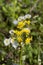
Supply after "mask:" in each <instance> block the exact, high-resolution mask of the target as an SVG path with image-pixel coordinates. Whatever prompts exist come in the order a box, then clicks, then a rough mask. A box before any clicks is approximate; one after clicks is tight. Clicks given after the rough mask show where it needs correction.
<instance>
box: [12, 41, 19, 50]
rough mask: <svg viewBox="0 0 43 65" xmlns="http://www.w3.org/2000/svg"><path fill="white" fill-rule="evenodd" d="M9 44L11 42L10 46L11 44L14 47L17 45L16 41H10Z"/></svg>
mask: <svg viewBox="0 0 43 65" xmlns="http://www.w3.org/2000/svg"><path fill="white" fill-rule="evenodd" d="M11 44H12V46H13V47H14V48H15V49H16V48H17V47H18V42H17V41H14V42H12V43H11Z"/></svg>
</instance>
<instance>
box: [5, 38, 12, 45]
mask: <svg viewBox="0 0 43 65" xmlns="http://www.w3.org/2000/svg"><path fill="white" fill-rule="evenodd" d="M10 40H11V39H10V38H9V39H7V38H5V39H4V44H5V46H8V45H9V44H10Z"/></svg>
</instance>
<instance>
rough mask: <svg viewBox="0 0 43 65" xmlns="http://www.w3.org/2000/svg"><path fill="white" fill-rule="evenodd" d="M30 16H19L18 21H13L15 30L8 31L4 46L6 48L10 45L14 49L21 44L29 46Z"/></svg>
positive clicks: (30, 38)
mask: <svg viewBox="0 0 43 65" xmlns="http://www.w3.org/2000/svg"><path fill="white" fill-rule="evenodd" d="M30 17H31V15H25V16H24V17H23V16H21V17H19V18H18V20H15V21H14V22H13V23H14V24H15V25H16V29H14V30H10V31H9V33H10V35H11V36H10V38H9V39H7V38H5V40H4V44H5V46H8V45H9V44H11V45H12V46H13V47H14V48H15V49H16V48H17V47H18V46H19V45H20V44H21V43H23V44H22V45H25V44H29V43H30V41H31V40H32V37H29V34H30V29H29V25H30V20H29V19H28V18H30Z"/></svg>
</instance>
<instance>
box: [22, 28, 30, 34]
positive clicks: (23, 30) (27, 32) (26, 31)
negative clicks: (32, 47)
mask: <svg viewBox="0 0 43 65" xmlns="http://www.w3.org/2000/svg"><path fill="white" fill-rule="evenodd" d="M21 32H22V33H26V34H29V33H30V30H29V29H28V28H24V29H22V31H21Z"/></svg>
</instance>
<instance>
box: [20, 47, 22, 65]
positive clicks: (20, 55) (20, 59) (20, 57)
mask: <svg viewBox="0 0 43 65" xmlns="http://www.w3.org/2000/svg"><path fill="white" fill-rule="evenodd" d="M20 65H22V48H21V49H20Z"/></svg>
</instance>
